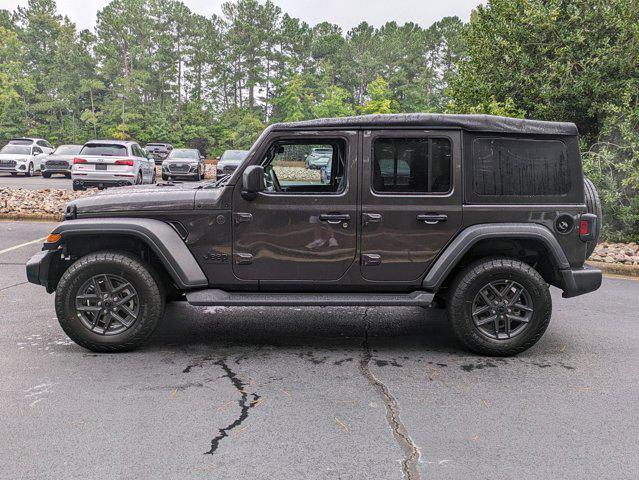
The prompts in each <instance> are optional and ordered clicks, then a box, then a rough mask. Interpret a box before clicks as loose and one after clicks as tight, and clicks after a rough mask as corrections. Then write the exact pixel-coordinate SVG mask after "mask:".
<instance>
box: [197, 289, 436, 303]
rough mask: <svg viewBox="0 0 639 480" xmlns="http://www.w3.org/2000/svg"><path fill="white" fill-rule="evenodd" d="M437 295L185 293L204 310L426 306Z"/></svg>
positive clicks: (417, 293) (414, 293)
mask: <svg viewBox="0 0 639 480" xmlns="http://www.w3.org/2000/svg"><path fill="white" fill-rule="evenodd" d="M433 297H434V295H433V294H432V293H427V292H423V291H415V292H412V293H254V292H226V291H224V290H216V289H207V290H195V291H192V292H187V293H186V299H187V301H188V302H189V303H190V304H191V305H196V306H204V307H213V306H215V307H230V306H235V307H238V306H244V307H318V306H333V307H349V306H352V307H368V306H392V307H410V306H417V307H427V306H428V305H430V303H431V302H432V301H433Z"/></svg>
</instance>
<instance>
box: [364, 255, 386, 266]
mask: <svg viewBox="0 0 639 480" xmlns="http://www.w3.org/2000/svg"><path fill="white" fill-rule="evenodd" d="M381 263H382V256H381V255H378V254H376V253H362V265H363V266H364V267H374V266H375V265H380V264H381Z"/></svg>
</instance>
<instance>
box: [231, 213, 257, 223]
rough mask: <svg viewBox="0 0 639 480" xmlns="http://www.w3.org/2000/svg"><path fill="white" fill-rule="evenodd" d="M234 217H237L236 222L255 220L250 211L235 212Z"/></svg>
mask: <svg viewBox="0 0 639 480" xmlns="http://www.w3.org/2000/svg"><path fill="white" fill-rule="evenodd" d="M233 218H234V219H235V223H237V224H240V223H245V222H252V221H253V215H252V214H250V213H242V212H238V213H234V214H233Z"/></svg>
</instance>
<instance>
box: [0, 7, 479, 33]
mask: <svg viewBox="0 0 639 480" xmlns="http://www.w3.org/2000/svg"><path fill="white" fill-rule="evenodd" d="M109 1H110V0H57V4H58V11H59V12H60V13H62V14H63V15H66V16H68V17H69V18H70V19H71V20H72V21H73V22H74V23H75V24H76V25H77V26H78V28H79V29H83V28H93V27H94V26H95V17H96V13H97V11H98V10H100V9H101V8H103V7H104V6H105V5H107V4H108V3H109ZM272 1H273V3H275V4H276V5H278V6H279V7H280V8H281V9H282V11H283V12H286V13H288V14H289V15H291V16H293V17H297V18H300V19H302V20H304V21H306V22H307V23H309V24H311V25H315V24H316V23H319V22H322V21H325V20H326V21H329V22H331V23H336V24H337V25H339V26H341V27H342V29H343V30H344V32H346V31H348V30H349V29H351V28H352V27H354V26H356V25H358V24H359V23H360V22H362V21H364V20H365V21H367V22H368V23H370V24H372V25H375V26H380V25H382V24H384V23H386V22H387V21H390V20H395V21H396V22H397V23H399V24H403V23H405V22H409V21H412V22H415V23H418V24H420V25H421V26H424V27H428V26H429V25H431V24H432V23H434V22H436V21H437V20H440V19H441V18H442V17H446V16H453V15H457V16H458V17H459V18H461V19H462V20H463V21H467V20H468V18H469V16H470V12H471V10H472V9H473V8H475V7H476V6H477V5H478V4H480V3H485V1H482V0H445V1H442V0H272ZM182 2H183V3H184V4H186V5H187V6H188V7H189V8H190V9H191V11H193V12H195V13H199V14H201V15H204V16H210V15H211V14H213V13H216V14H220V13H221V9H220V6H221V5H222V3H223V0H182ZM26 4H27V0H0V8H4V9H8V10H13V9H15V8H16V6H18V5H23V6H24V5H26Z"/></svg>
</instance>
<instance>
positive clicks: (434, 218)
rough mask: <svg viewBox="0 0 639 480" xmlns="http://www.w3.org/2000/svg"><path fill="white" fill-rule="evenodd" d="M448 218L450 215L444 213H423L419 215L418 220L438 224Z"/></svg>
mask: <svg viewBox="0 0 639 480" xmlns="http://www.w3.org/2000/svg"><path fill="white" fill-rule="evenodd" d="M446 220H448V215H446V214H443V213H426V214H423V215H417V221H418V222H424V223H425V224H426V225H436V224H438V223H441V222H445V221H446Z"/></svg>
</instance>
